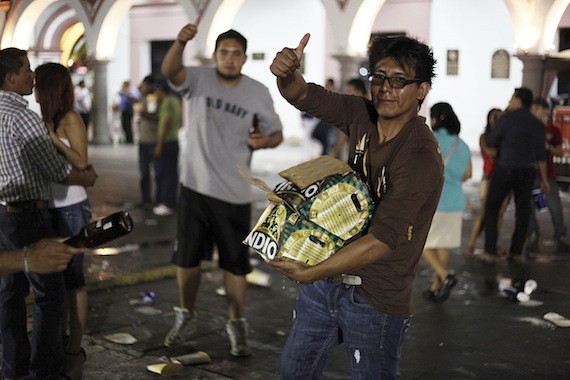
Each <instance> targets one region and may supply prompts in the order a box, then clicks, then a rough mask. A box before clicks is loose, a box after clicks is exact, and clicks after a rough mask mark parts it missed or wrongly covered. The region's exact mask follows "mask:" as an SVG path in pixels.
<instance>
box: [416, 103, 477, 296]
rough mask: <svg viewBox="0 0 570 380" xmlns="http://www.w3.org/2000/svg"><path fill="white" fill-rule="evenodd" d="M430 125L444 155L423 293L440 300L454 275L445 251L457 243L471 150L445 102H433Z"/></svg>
mask: <svg viewBox="0 0 570 380" xmlns="http://www.w3.org/2000/svg"><path fill="white" fill-rule="evenodd" d="M430 117H431V127H432V129H433V132H434V135H435V138H436V139H437V141H438V143H439V147H440V149H441V155H442V156H443V157H444V159H443V162H444V165H445V176H444V181H443V190H442V192H441V198H440V199H439V203H438V205H437V211H436V212H435V215H434V217H433V221H432V223H431V227H430V230H429V233H428V236H427V241H426V244H425V247H424V252H423V258H424V260H425V261H427V263H428V264H429V266H430V267H431V268H432V269H433V271H434V274H435V275H434V280H433V282H432V284H431V287H430V288H429V289H428V290H426V291H425V292H424V293H423V294H424V297H426V298H427V299H429V300H430V301H434V302H444V301H445V300H447V298H448V297H449V294H450V292H451V289H452V288H453V287H454V286H455V285H456V284H457V278H456V277H455V275H453V274H451V273H450V271H449V251H450V250H451V249H457V248H459V247H461V232H462V231H461V226H462V222H463V211H464V210H465V195H464V193H463V186H462V185H463V182H464V181H466V180H468V179H469V178H471V174H472V167H471V151H470V150H469V147H468V146H467V144H466V143H465V142H464V141H463V140H462V139H461V138H459V132H460V131H461V124H460V122H459V119H458V118H457V115H456V114H455V112H454V111H453V108H452V107H451V105H449V104H448V103H436V104H434V105H433V106H432V107H431V110H430Z"/></svg>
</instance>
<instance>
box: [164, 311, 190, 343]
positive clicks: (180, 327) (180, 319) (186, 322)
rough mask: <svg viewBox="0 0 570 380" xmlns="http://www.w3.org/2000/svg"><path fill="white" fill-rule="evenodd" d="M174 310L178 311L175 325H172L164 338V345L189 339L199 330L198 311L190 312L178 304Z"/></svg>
mask: <svg viewBox="0 0 570 380" xmlns="http://www.w3.org/2000/svg"><path fill="white" fill-rule="evenodd" d="M174 312H175V313H176V318H175V320H174V326H172V328H171V329H170V331H169V332H168V335H166V338H165V339H164V345H165V346H167V347H172V346H176V345H178V344H182V343H184V342H186V341H188V340H189V339H190V338H191V337H192V335H194V334H195V333H196V331H197V330H198V323H197V322H198V316H197V314H196V312H194V313H190V312H189V311H188V309H185V308H182V307H177V306H175V307H174Z"/></svg>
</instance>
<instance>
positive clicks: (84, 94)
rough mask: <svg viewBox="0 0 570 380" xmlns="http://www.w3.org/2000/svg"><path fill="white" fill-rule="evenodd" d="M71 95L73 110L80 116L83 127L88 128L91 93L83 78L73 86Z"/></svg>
mask: <svg viewBox="0 0 570 380" xmlns="http://www.w3.org/2000/svg"><path fill="white" fill-rule="evenodd" d="M73 95H74V97H75V102H74V103H73V107H74V108H75V111H77V112H78V113H79V115H80V116H81V119H82V120H83V125H85V128H89V121H90V119H91V117H90V114H91V93H90V91H89V89H88V88H87V86H86V85H85V81H84V80H83V79H82V80H80V81H79V83H78V84H77V86H75V89H74V91H73Z"/></svg>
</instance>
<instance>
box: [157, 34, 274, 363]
mask: <svg viewBox="0 0 570 380" xmlns="http://www.w3.org/2000/svg"><path fill="white" fill-rule="evenodd" d="M197 31H198V29H197V26H196V25H193V24H188V25H186V26H184V27H183V28H182V30H181V31H180V32H179V34H178V37H177V39H176V41H175V42H174V43H173V44H172V46H171V47H170V49H169V50H168V52H167V54H166V56H165V58H164V61H163V63H162V73H163V74H164V76H166V77H167V78H168V80H169V83H170V85H171V86H172V88H173V89H174V90H176V91H178V92H179V93H181V94H182V95H183V96H184V97H186V98H187V99H188V100H189V102H190V109H189V114H188V128H187V130H186V131H185V134H184V137H182V136H181V137H180V140H181V142H182V143H181V146H182V149H181V151H180V160H179V161H180V182H181V184H182V187H181V190H180V200H179V205H178V232H177V241H176V245H175V249H174V254H173V257H172V262H173V264H175V265H176V266H177V272H176V273H177V283H178V292H179V299H180V307H175V308H174V310H175V314H176V320H175V323H174V326H173V327H172V329H171V330H170V332H169V333H168V335H167V336H166V339H165V341H164V344H165V345H167V346H172V345H175V344H179V343H182V342H184V341H186V340H188V339H189V338H190V337H191V336H192V334H193V333H194V332H195V331H196V329H197V327H196V319H197V318H196V311H195V302H196V294H197V292H198V287H199V284H200V260H201V258H202V256H203V255H204V254H205V253H208V251H210V250H211V249H212V245H213V243H215V244H216V246H217V247H218V253H219V266H220V268H222V269H223V270H224V285H225V288H226V294H227V300H228V314H229V315H228V316H229V320H228V323H227V326H226V327H227V331H228V335H229V337H230V343H231V353H232V355H234V356H248V355H250V354H251V350H250V348H249V346H248V344H247V334H248V326H247V322H246V320H245V318H244V316H245V289H246V286H247V283H246V279H245V275H246V274H247V273H249V272H250V271H251V266H250V264H249V255H248V250H247V247H246V246H245V245H243V244H242V240H243V238H244V237H245V236H246V235H247V233H248V232H249V229H250V225H249V224H250V215H251V210H250V201H251V199H250V198H251V186H250V185H249V184H248V183H247V182H246V180H245V179H244V178H242V177H241V175H240V174H239V172H238V171H237V168H236V166H237V165H239V166H240V167H242V168H244V169H248V168H249V166H250V162H251V154H252V151H253V150H255V149H260V148H273V147H276V146H277V145H279V144H280V143H281V141H282V140H283V135H282V132H281V131H282V129H283V127H282V125H281V122H280V121H279V117H278V116H277V114H276V113H275V110H274V107H273V101H272V99H271V96H270V94H269V90H268V89H267V88H266V87H265V86H264V85H262V84H261V83H259V82H257V81H255V80H253V79H252V78H249V77H247V76H245V75H243V74H242V73H241V69H242V66H243V64H244V63H245V61H246V59H247V56H246V50H247V40H246V39H245V38H244V37H243V36H242V35H241V34H240V33H238V32H236V31H235V30H229V31H227V32H225V33H222V34H220V35H219V36H218V38H217V39H216V47H215V51H214V54H213V61H214V63H215V66H216V67H215V68H203V67H185V66H183V65H182V53H183V51H184V47H185V46H186V43H187V42H188V41H190V40H192V39H193V38H194V36H195V35H196V33H197ZM254 119H257V120H258V121H259V128H258V130H257V131H255V132H252V133H250V128H251V127H252V124H253V121H254Z"/></svg>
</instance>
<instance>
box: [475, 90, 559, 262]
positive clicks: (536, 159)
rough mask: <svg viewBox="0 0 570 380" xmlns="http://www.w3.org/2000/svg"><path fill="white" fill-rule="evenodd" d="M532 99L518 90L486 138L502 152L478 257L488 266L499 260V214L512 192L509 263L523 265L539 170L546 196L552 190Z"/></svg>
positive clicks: (542, 134)
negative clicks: (512, 261) (532, 109)
mask: <svg viewBox="0 0 570 380" xmlns="http://www.w3.org/2000/svg"><path fill="white" fill-rule="evenodd" d="M532 99H533V98H532V91H531V90H530V89H528V88H526V87H521V88H517V89H515V91H514V94H513V96H512V97H511V100H510V101H509V106H508V107H507V110H506V111H505V114H504V115H503V116H501V117H500V118H499V120H497V124H496V125H495V128H493V129H492V130H491V132H490V133H489V134H488V135H487V136H486V138H485V140H486V142H487V145H489V146H494V147H496V148H497V149H498V151H499V155H498V158H497V161H496V164H497V166H496V167H495V169H494V170H493V174H492V176H491V183H490V184H489V192H488V195H487V203H486V204H485V252H484V253H482V254H480V255H477V258H478V259H479V260H481V261H483V262H485V263H489V264H490V263H494V262H495V260H496V259H497V239H498V220H499V214H500V210H501V207H502V205H503V202H504V200H505V198H506V197H507V196H508V194H509V193H510V192H511V191H512V192H513V194H514V199H515V208H516V213H515V218H516V221H515V229H514V232H513V234H512V238H511V246H510V249H509V253H508V259H510V260H515V261H519V262H521V261H524V256H523V255H522V251H523V248H524V243H525V239H526V235H527V231H528V223H529V218H530V211H531V210H530V200H531V197H532V195H531V193H532V189H533V186H534V180H535V177H536V172H537V168H538V172H539V175H540V178H541V180H540V188H541V189H542V191H543V192H545V193H546V192H548V191H549V189H550V185H549V184H548V179H547V176H546V150H545V148H544V142H545V141H546V132H545V128H544V126H543V125H542V123H541V122H540V120H538V119H537V118H536V117H534V116H533V115H532V114H531V113H530V106H531V104H532Z"/></svg>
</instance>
